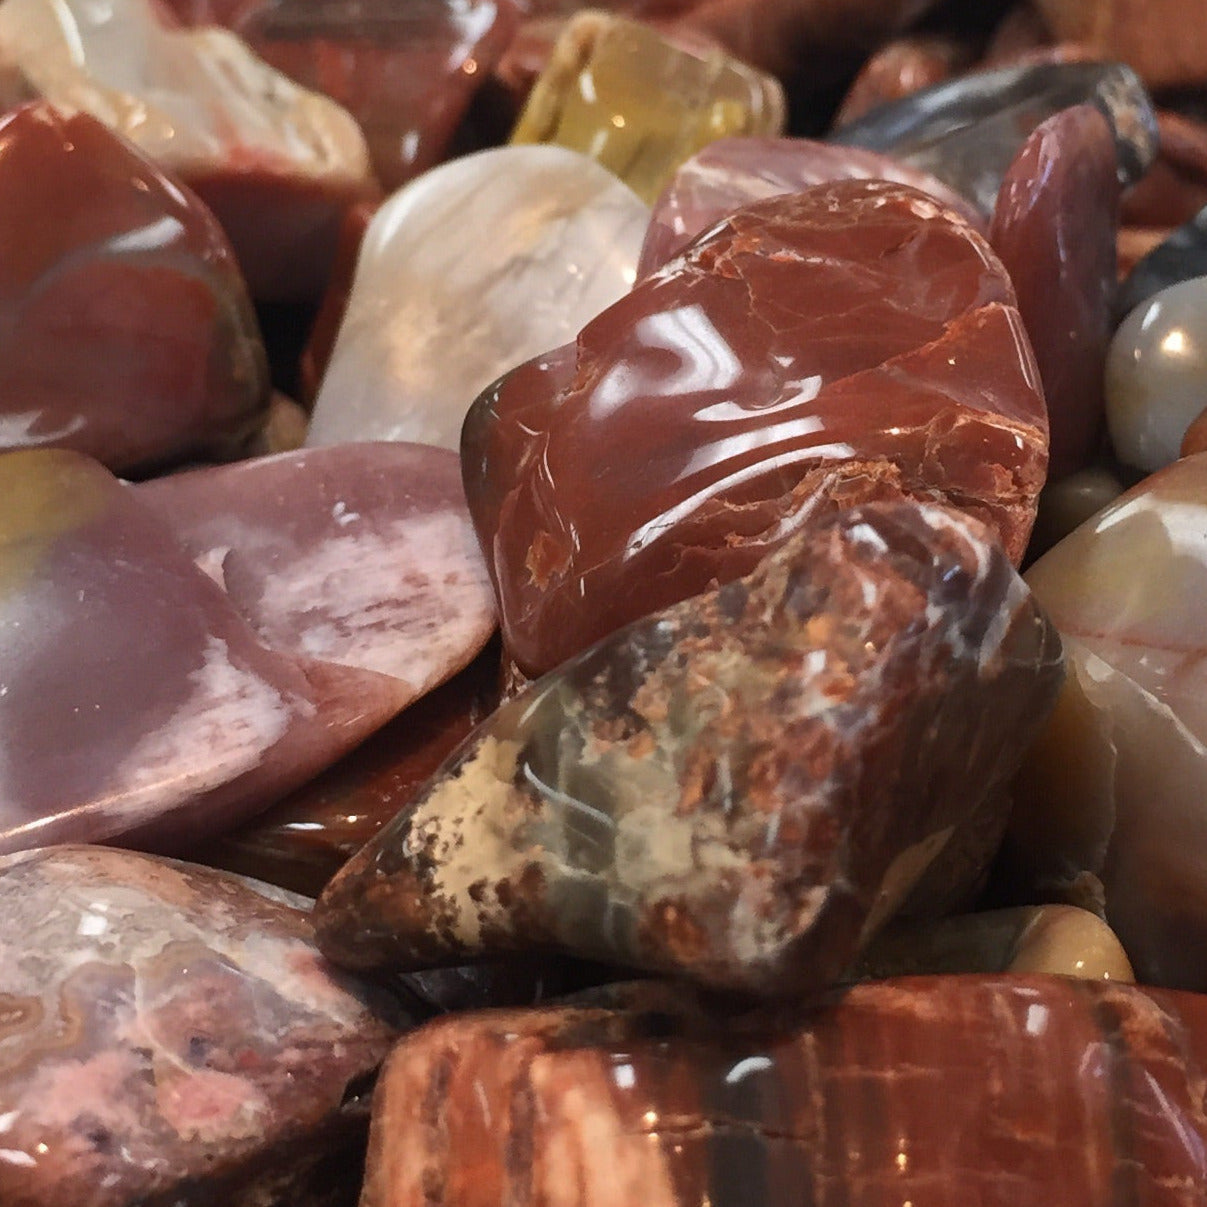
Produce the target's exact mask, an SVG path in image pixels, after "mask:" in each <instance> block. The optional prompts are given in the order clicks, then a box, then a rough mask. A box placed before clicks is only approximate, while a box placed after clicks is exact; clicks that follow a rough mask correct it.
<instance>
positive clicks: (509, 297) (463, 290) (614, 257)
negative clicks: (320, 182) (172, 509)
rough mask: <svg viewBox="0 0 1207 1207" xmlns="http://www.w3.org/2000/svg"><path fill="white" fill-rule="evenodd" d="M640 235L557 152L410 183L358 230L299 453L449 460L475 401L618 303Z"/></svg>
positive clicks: (518, 155)
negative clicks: (347, 450) (351, 273)
mask: <svg viewBox="0 0 1207 1207" xmlns="http://www.w3.org/2000/svg"><path fill="white" fill-rule="evenodd" d="M648 221H649V210H648V208H647V207H646V205H645V204H644V203H643V202H642V201H641V200H640V199H639V198H638V197H637V196H636V195H635V194H634V193H633V192H632V190H631V189H629V188H627V187H626V186H625V185H623V184H621V183H620V181H618V180H616V179H615V177H613V176H612V175H611V173H609V172H607V171H605V170H604V169H603V168H601V167H600V166H599V165H598V164H596V163H592V162H591V160H589V159H588V158H586V156H583V155H579V154H577V153H576V152H574V151H567V150H565V149H564V148H562V147H503V148H500V149H497V150H493V151H482V152H480V153H478V154H476V155H469V156H466V157H465V158H463V159H458V160H454V161H452V162H450V163H446V164H443V165H441V166H440V167H438V168H435V169H433V170H432V171H431V172H428V173H426V174H425V175H424V176H423V177H422V178H421V179H419V180H415V181H413V182H412V183H411V184H409V185H408V186H407V187H406V188H405V189H403V190H401V191H400V192H399V193H397V194H395V195H394V196H393V197H392V198H390V200H389V201H387V202H386V203H385V204H384V205H383V206H382V207H381V208H380V209H379V210H378V211H377V213H376V214H375V215H374V216H373V218H372V220H371V222H370V223H369V227H368V230H367V231H366V232H365V237H364V240H363V242H362V243H361V248H360V258H359V261H358V263H357V269H356V277H355V280H354V281H353V285H352V293H351V296H350V297H349V299H348V307H347V310H346V312H345V314H344V320H343V323H342V325H341V326H340V330H339V334H338V336H337V337H336V341H335V346H334V348H333V349H332V352H331V359H330V361H329V363H328V366H327V371H326V373H325V375H324V377H323V381H322V385H321V386H320V388H319V393H318V399H317V401H316V403H315V409H314V419H313V421H312V423H311V426H310V434H309V436H308V438H307V443H308V444H309V445H311V446H312V447H313V446H315V445H325V444H338V443H342V442H343V441H346V440H413V441H417V442H419V443H422V444H435V445H439V446H440V447H442V448H448V449H455V448H456V447H457V445H458V442H459V440H460V435H461V424H462V422H463V420H464V419H465V412H466V411H467V410H468V409H469V405H470V403H471V402H473V400H474V398H475V397H476V396H477V394H478V393H479V391H481V390H483V389H485V388H486V387H487V386H488V385H489V384H490V383H491V382H492V381H494V380H495V378H497V377H498V376H499V375H500V374H501V373H505V372H506V371H507V370H508V369H510V368H511V367H512V366H514V365H516V364H518V363H519V362H520V361H522V360H525V359H527V358H528V357H531V356H536V355H537V354H538V353H541V352H543V351H545V350H546V349H547V348H552V347H556V346H557V345H558V344H561V343H564V342H565V341H566V340H568V339H572V338H573V337H574V335H575V333H576V332H577V331H578V330H579V328H580V327H582V326H583V324H585V323H587V322H588V321H590V320H591V319H592V318H594V317H595V315H597V314H598V313H599V312H600V311H601V310H603V309H604V308H605V307H607V306H609V305H611V304H612V303H613V302H614V301H616V300H617V298H620V297H622V296H623V295H624V294H625V293H626V292H627V290H628V288H629V286H630V285H632V283H633V275H634V272H635V270H636V265H637V255H638V251H639V249H640V247H641V239H642V236H643V234H644V232H645V227H646V224H647V222H648Z"/></svg>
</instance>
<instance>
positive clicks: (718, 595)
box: [315, 502, 1061, 996]
mask: <svg viewBox="0 0 1207 1207" xmlns="http://www.w3.org/2000/svg"><path fill="white" fill-rule="evenodd" d="M1060 674H1061V672H1060V654H1059V643H1058V642H1057V640H1056V637H1055V633H1054V631H1053V630H1052V629H1051V628H1050V626H1048V624H1047V622H1046V620H1044V618H1043V617H1042V615H1041V614H1040V613H1039V612H1038V610H1037V609H1036V608H1035V606H1034V604H1033V603H1032V601H1031V599H1030V598H1029V596H1028V595H1027V593H1026V591H1025V589H1024V588H1023V586H1022V583H1021V580H1020V579H1018V577H1017V576H1016V575H1015V574H1014V573H1013V571H1012V570H1011V567H1010V564H1009V562H1008V561H1007V560H1006V558H1005V556H1004V555H1003V553H1002V552H1001V550H1000V549H999V548H998V547H997V546H996V545H995V544H993V542H992V538H991V537H990V535H989V533H988V531H987V530H986V529H985V528H984V527H983V526H982V525H980V524H977V523H976V522H975V521H972V520H968V519H966V518H964V517H961V516H959V515H957V514H956V513H954V512H951V511H949V510H947V509H945V508H941V507H936V506H923V505H920V504H916V503H912V502H911V503H905V504H891V505H883V504H881V505H875V504H872V505H868V506H866V507H862V508H854V509H852V510H850V511H846V512H841V513H838V514H837V515H835V516H831V517H830V518H829V519H828V520H825V519H820V518H819V519H818V520H817V521H816V522H815V523H814V524H813V525H812V526H811V527H809V528H807V529H806V530H805V531H803V532H802V533H800V534H799V535H798V536H797V537H795V538H794V539H793V540H792V541H790V542H789V543H788V544H787V545H785V546H784V547H783V548H782V549H780V550H779V551H778V552H777V553H775V554H772V555H771V557H769V558H768V559H767V560H766V561H765V562H764V563H763V564H762V565H761V566H760V567H759V569H758V570H756V571H755V573H754V574H753V575H751V576H750V577H749V578H747V579H743V580H740V581H738V582H735V583H731V584H729V585H728V586H725V587H722V588H720V589H718V590H715V591H712V592H710V593H708V594H706V595H702V596H698V597H696V598H693V599H689V600H686V601H684V602H683V603H681V604H677V605H675V606H674V607H672V608H669V609H667V610H665V611H663V612H661V613H656V614H654V615H653V616H650V617H648V618H646V619H645V620H641V621H638V622H636V623H635V624H633V625H630V626H629V627H627V628H625V629H623V630H621V631H620V632H619V633H616V634H614V635H613V636H611V637H610V638H607V639H606V640H604V641H603V642H601V643H600V644H599V645H597V646H595V647H593V648H592V649H591V650H588V651H587V652H586V653H584V654H582V655H580V656H578V657H577V658H574V659H572V660H571V661H570V662H568V663H567V664H566V665H565V666H563V667H561V668H560V669H559V670H558V671H555V672H554V673H552V674H550V675H548V676H546V677H545V678H543V679H541V680H539V681H538V682H537V683H535V684H534V685H533V686H532V687H531V688H529V689H528V690H527V691H525V692H524V693H523V694H521V695H520V696H519V697H517V698H516V699H515V700H512V701H511V702H509V703H508V704H506V705H504V706H503V707H502V708H501V709H499V711H498V712H496V713H495V714H494V716H493V717H492V718H491V720H490V721H488V722H487V723H486V724H485V725H484V726H482V727H481V728H480V729H479V730H478V731H477V733H476V734H475V735H474V737H473V738H472V739H471V740H470V741H469V742H468V743H466V745H465V746H463V747H462V749H461V751H460V752H459V753H458V755H457V756H456V758H455V759H454V760H453V761H451V762H450V763H448V764H446V765H445V767H444V768H443V770H442V771H441V773H440V774H439V775H437V776H436V777H435V779H433V780H432V782H431V784H430V785H429V786H428V787H427V789H426V790H425V791H424V792H423V793H422V794H421V795H420V796H419V797H418V798H417V800H416V801H415V803H414V804H413V805H412V806H411V807H410V808H409V809H407V810H405V811H404V812H402V813H401V814H400V815H399V816H398V818H397V819H396V820H395V821H394V822H392V823H391V824H390V826H388V827H387V828H386V829H384V830H382V831H380V832H379V833H378V835H377V837H376V838H374V839H373V841H372V842H370V843H369V845H368V846H367V847H365V848H364V850H362V851H361V852H360V853H359V854H358V855H357V856H356V857H355V858H354V859H353V860H352V861H351V862H350V863H349V864H348V865H347V866H346V867H345V868H344V869H343V870H342V871H341V872H340V873H339V875H338V876H336V878H335V879H334V880H333V881H332V883H331V884H330V885H328V887H327V889H326V890H325V892H324V894H323V896H322V898H321V899H320V902H319V905H318V907H317V911H316V915H315V917H316V928H317V933H318V936H319V942H320V945H321V946H322V948H323V950H324V951H325V952H326V953H327V954H328V955H329V956H330V957H331V958H332V959H335V960H336V961H337V962H341V963H346V964H347V965H348V966H350V967H354V968H362V969H369V968H374V969H403V970H407V969H414V968H422V967H425V966H428V965H439V964H450V963H462V962H465V961H466V960H472V959H477V958H482V957H487V958H489V957H492V956H499V955H501V954H502V953H505V952H509V951H526V950H531V951H545V950H560V951H565V952H568V953H570V954H573V955H577V956H582V957H586V958H588V959H597V960H602V961H604V962H607V963H614V964H621V965H628V966H634V967H639V968H645V969H651V970H657V971H663V972H675V973H678V974H681V975H685V976H689V977H691V978H693V979H695V980H697V981H699V982H702V983H704V984H707V985H713V986H717V987H720V988H727V989H736V990H743V991H747V992H752V993H758V994H765V995H771V996H780V995H790V994H794V993H799V992H801V991H804V990H806V989H810V988H816V987H818V986H819V985H824V984H826V983H828V982H830V981H832V980H833V979H834V978H835V977H836V976H837V975H838V974H839V973H840V972H841V971H842V970H843V969H844V968H846V967H847V966H848V965H849V964H850V962H851V960H852V959H853V958H854V956H855V955H856V953H857V951H858V950H859V948H860V947H861V945H862V944H863V943H865V942H866V941H867V939H869V938H870V937H871V936H872V935H873V934H874V933H875V931H876V930H877V929H878V928H879V926H881V925H882V924H883V923H884V922H885V921H887V919H888V918H889V917H890V916H891V915H892V914H893V913H894V912H896V911H897V910H899V909H901V908H902V907H903V906H906V908H908V909H909V910H910V911H911V912H914V913H919V914H925V913H928V912H933V911H934V910H935V909H936V908H941V907H945V906H947V905H950V904H953V903H955V902H958V901H959V900H961V899H962V898H964V897H965V896H967V894H968V893H969V892H970V891H971V890H972V889H973V888H974V887H975V886H976V885H977V883H978V882H979V880H980V878H981V877H982V875H983V873H984V870H985V867H986V865H987V861H988V859H989V858H990V856H991V854H992V852H993V851H994V850H995V849H996V846H997V841H998V838H999V836H1000V833H1001V830H1002V827H1003V826H1004V825H1005V820H1006V813H1007V811H1008V805H1007V803H1006V801H1005V800H1004V798H1003V796H1002V788H1003V784H1004V780H1005V777H1007V776H1008V775H1009V774H1010V767H1011V764H1012V763H1013V762H1014V761H1015V760H1016V759H1017V758H1018V757H1019V756H1021V753H1022V752H1021V749H1020V747H1021V746H1022V744H1024V743H1025V742H1026V741H1027V739H1028V734H1030V733H1033V732H1035V730H1036V729H1037V728H1038V726H1039V724H1040V722H1041V718H1042V717H1043V715H1044V714H1045V713H1046V711H1047V707H1048V705H1049V703H1050V702H1051V700H1052V698H1053V697H1054V695H1055V692H1056V689H1057V685H1058V684H1059V681H1060Z"/></svg>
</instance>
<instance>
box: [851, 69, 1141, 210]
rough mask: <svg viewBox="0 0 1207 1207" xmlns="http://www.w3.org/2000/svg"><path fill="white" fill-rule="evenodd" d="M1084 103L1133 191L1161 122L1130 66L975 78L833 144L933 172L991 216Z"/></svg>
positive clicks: (929, 93)
mask: <svg viewBox="0 0 1207 1207" xmlns="http://www.w3.org/2000/svg"><path fill="white" fill-rule="evenodd" d="M1082 104H1088V105H1093V106H1095V108H1097V109H1099V110H1101V112H1102V114H1103V116H1104V117H1106V119H1107V120H1108V121H1109V122H1110V124H1111V128H1112V130H1113V132H1114V135H1115V153H1116V156H1117V159H1118V163H1117V171H1118V175H1119V181H1120V183H1121V184H1123V185H1128V184H1134V183H1135V182H1136V181H1137V180H1139V178H1140V177H1141V176H1143V175H1144V173H1145V171H1146V170H1147V169H1148V167H1149V166H1150V165H1151V164H1152V162H1153V160H1154V158H1155V157H1156V154H1157V142H1158V140H1157V122H1156V115H1155V114H1154V112H1153V108H1152V102H1151V100H1150V99H1149V97H1148V94H1147V93H1146V92H1145V91H1144V86H1143V85H1142V84H1141V83H1140V81H1139V79H1137V77H1136V74H1135V72H1133V71H1132V70H1131V68H1130V67H1126V66H1124V65H1123V64H1121V63H1092V62H1074V63H1039V64H1023V65H1022V66H1018V67H1002V68H999V69H997V70H996V71H980V72H976V73H974V74H972V75H967V76H962V77H960V78H959V79H955V80H950V81H948V82H947V83H945V84H937V85H935V86H934V87H933V88H927V89H925V90H923V91H922V92H917V93H915V94H914V95H913V96H910V97H907V98H906V99H904V100H902V101H898V102H897V103H896V104H895V105H886V106H884V107H883V108H881V109H878V110H876V111H875V112H873V113H869V114H868V115H867V116H866V117H864V118H862V119H860V120H859V121H855V122H851V123H849V124H848V125H846V126H843V127H842V128H841V129H838V130H835V131H834V132H833V134H831V136H830V137H831V138H832V140H833V141H834V142H838V143H843V144H844V145H847V146H855V147H865V148H867V149H868V150H869V151H882V152H884V153H885V154H888V155H892V156H894V157H895V158H897V159H901V160H904V161H905V162H906V163H908V164H910V165H912V166H913V167H916V168H919V169H921V170H922V171H925V172H929V173H930V174H931V175H933V176H937V177H938V178H939V179H940V180H943V181H946V182H947V183H948V184H949V185H951V187H952V188H954V189H958V190H959V191H960V192H962V193H963V194H964V195H965V196H966V197H967V198H968V199H969V200H970V201H972V202H973V203H974V204H975V205H977V206H978V207H979V208H980V210H981V212H982V213H984V214H986V215H989V214H992V213H993V208H994V205H995V203H996V201H997V194H998V190H999V188H1000V187H1001V183H1002V178H1003V177H1004V176H1005V174H1006V171H1007V169H1008V168H1009V166H1010V164H1011V162H1012V161H1013V160H1014V158H1015V156H1016V155H1017V154H1018V152H1019V150H1020V148H1021V147H1022V145H1023V143H1024V142H1025V141H1026V139H1027V138H1028V137H1029V135H1030V134H1031V132H1032V131H1033V130H1034V129H1035V127H1036V126H1038V125H1039V124H1040V123H1041V122H1042V121H1044V120H1045V119H1046V118H1049V117H1051V116H1052V115H1053V114H1055V113H1058V112H1059V111H1060V110H1061V109H1067V108H1069V107H1070V106H1072V105H1082Z"/></svg>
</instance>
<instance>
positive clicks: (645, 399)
mask: <svg viewBox="0 0 1207 1207" xmlns="http://www.w3.org/2000/svg"><path fill="white" fill-rule="evenodd" d="M462 463H463V467H464V472H465V481H466V495H467V497H468V499H469V504H470V510H471V512H472V514H473V517H474V523H475V526H476V527H477V530H478V537H479V540H480V542H481V543H482V547H483V549H484V550H485V551H486V554H487V562H488V565H489V567H490V571H491V574H492V577H493V578H494V581H495V586H496V590H497V592H498V598H499V603H500V614H501V617H502V621H503V632H504V639H505V642H506V645H507V647H508V649H509V651H510V652H511V654H512V655H513V656H514V658H515V659H516V661H517V663H518V664H519V666H520V668H521V669H522V670H524V671H525V672H526V673H528V674H533V673H534V672H535V673H540V672H543V671H545V670H548V669H549V668H551V667H553V666H556V665H557V664H558V663H559V662H561V661H562V660H563V659H565V658H567V657H569V656H570V655H571V654H573V653H576V652H577V651H578V650H581V649H583V648H584V647H585V646H587V645H589V644H590V643H591V642H592V641H595V640H598V639H599V638H600V637H602V636H603V635H604V634H605V633H608V632H611V631H612V630H613V629H615V628H617V627H619V626H620V625H622V624H625V623H627V622H628V621H631V620H635V619H636V618H637V617H639V616H644V615H645V614H646V613H648V612H650V611H653V610H654V609H656V608H659V607H663V606H665V605H666V604H669V603H672V602H673V601H675V600H678V599H683V598H685V597H687V596H689V595H692V594H695V593H696V592H699V591H703V590H704V589H705V588H707V587H708V586H709V585H710V583H712V582H716V581H721V582H724V581H727V580H729V579H732V578H736V577H738V576H739V575H741V574H744V573H747V572H748V571H749V570H750V569H752V568H753V566H754V565H756V564H757V562H758V561H759V559H760V558H761V557H762V556H763V555H764V554H765V553H766V552H767V550H768V549H770V548H774V547H775V546H776V545H778V544H779V543H780V542H781V541H783V540H784V539H786V537H787V536H788V535H789V534H790V533H791V532H792V531H793V530H794V529H796V528H797V527H799V526H800V525H801V524H802V523H803V522H804V520H805V518H806V517H807V516H808V514H809V512H810V510H811V509H812V507H813V506H814V505H815V503H816V501H817V499H818V498H820V497H826V498H832V499H837V500H840V501H844V502H858V501H860V500H862V499H866V498H874V497H881V498H883V497H899V496H900V495H901V494H902V493H906V494H910V495H914V496H917V497H921V498H925V499H945V500H947V501H950V502H951V503H953V504H954V505H956V506H958V507H961V508H964V509H966V510H968V511H969V512H971V513H973V514H975V515H977V516H978V517H979V518H982V519H985V520H987V521H988V522H989V523H990V525H991V526H992V527H993V528H994V529H995V530H996V531H997V533H998V534H999V535H1000V537H1001V540H1002V541H1003V543H1004V545H1005V547H1006V549H1007V551H1008V552H1009V554H1010V555H1011V557H1012V558H1015V559H1017V558H1020V557H1021V556H1022V553H1023V550H1024V548H1025V546H1026V541H1027V533H1028V532H1029V530H1030V527H1031V522H1032V520H1033V518H1034V507H1035V498H1036V495H1037V494H1038V493H1039V488H1040V486H1041V485H1042V483H1043V479H1044V473H1045V469H1046V465H1047V418H1046V414H1045V412H1044V404H1043V399H1042V396H1041V394H1040V392H1039V389H1038V380H1037V378H1036V375H1035V368H1034V361H1033V359H1032V354H1031V350H1030V347H1029V346H1028V344H1027V341H1026V337H1025V336H1024V335H1023V333H1022V328H1021V324H1020V322H1019V318H1018V314H1017V311H1016V310H1015V309H1014V293H1013V290H1012V289H1011V286H1010V282H1009V279H1008V278H1007V276H1006V273H1005V270H1004V269H1003V268H1002V267H1001V265H1000V264H999V263H998V261H997V258H996V257H995V256H994V255H993V253H992V252H991V251H990V250H989V247H988V245H987V244H986V243H985V242H984V240H983V239H982V238H981V237H980V236H979V235H977V234H976V232H975V231H973V230H972V229H971V228H970V227H969V226H968V225H967V224H965V223H964V222H962V221H961V220H959V219H958V218H957V217H956V216H955V215H954V214H952V212H951V211H949V210H946V209H944V208H943V207H942V206H940V205H938V204H937V203H936V202H935V201H934V200H932V199H931V198H929V197H926V196H924V195H923V194H921V193H918V192H916V191H915V190H913V189H910V188H907V187H905V186H902V185H895V184H888V183H884V182H880V181H839V182H835V183H832V184H828V185H822V186H818V187H816V188H812V189H807V190H805V191H804V192H801V193H799V194H796V195H793V196H782V197H773V198H769V199H767V200H765V201H761V202H757V203H755V204H754V205H750V206H747V207H745V208H744V209H742V210H739V211H738V212H737V213H735V214H734V215H732V216H731V217H730V218H728V219H726V220H725V221H724V222H723V223H721V224H719V225H718V226H716V227H714V228H713V229H712V230H711V231H709V232H707V233H706V234H705V235H703V236H701V238H700V239H699V240H697V242H695V243H694V244H692V245H691V246H690V247H689V248H688V249H687V250H686V251H685V252H684V253H683V254H682V255H681V256H679V257H678V258H677V259H674V260H672V261H671V262H670V263H668V264H667V265H666V266H665V267H663V268H662V269H661V270H660V271H659V272H658V273H656V274H655V275H654V276H652V277H649V278H647V279H646V280H644V281H642V282H640V283H639V284H638V285H637V287H636V288H635V289H634V290H633V291H632V292H631V293H630V294H629V295H628V296H627V297H625V298H623V299H622V300H621V301H620V302H618V303H617V304H616V305H614V306H613V307H611V308H610V309H609V310H607V311H605V312H604V313H603V314H601V315H600V316H599V317H598V318H597V319H595V320H594V321H593V322H591V323H590V324H588V325H587V326H586V327H585V328H584V329H583V331H582V333H581V334H580V335H579V338H578V342H577V345H571V346H568V347H566V348H562V349H559V350H558V351H557V352H554V353H550V354H548V355H545V356H542V357H540V358H539V359H538V360H536V361H532V362H529V363H528V364H527V365H523V366H521V367H520V368H518V369H516V370H514V371H513V372H512V373H510V374H508V376H507V377H505V378H503V379H502V380H501V381H500V382H498V383H496V385H495V386H493V387H492V388H491V389H490V390H488V391H486V392H485V393H484V394H483V395H482V397H481V398H479V399H478V401H477V402H476V403H475V404H474V408H473V410H472V411H471V412H470V415H469V417H468V419H467V421H466V425H465V430H464V434H463V440H462Z"/></svg>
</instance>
